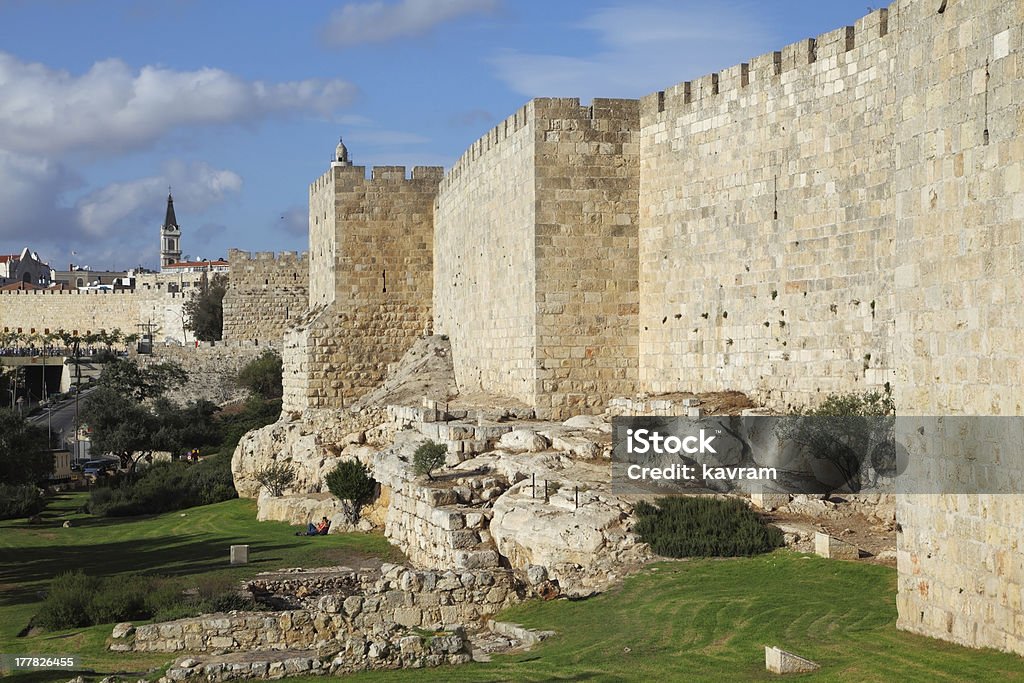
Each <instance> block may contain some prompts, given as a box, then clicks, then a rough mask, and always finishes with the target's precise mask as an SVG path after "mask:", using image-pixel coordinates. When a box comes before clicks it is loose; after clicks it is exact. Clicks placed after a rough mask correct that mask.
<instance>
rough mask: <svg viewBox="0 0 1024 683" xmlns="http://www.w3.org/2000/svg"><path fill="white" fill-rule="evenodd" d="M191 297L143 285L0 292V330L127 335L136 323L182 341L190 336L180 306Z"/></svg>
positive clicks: (136, 329) (136, 327) (160, 336)
mask: <svg viewBox="0 0 1024 683" xmlns="http://www.w3.org/2000/svg"><path fill="white" fill-rule="evenodd" d="M190 296H191V294H190V293H188V292H185V293H180V292H165V291H163V290H157V289H145V288H143V289H138V290H136V291H134V292H130V291H122V292H85V291H79V290H63V291H61V290H35V291H33V290H27V291H21V290H19V291H13V292H0V330H2V329H10V330H18V329H21V330H22V331H24V332H26V333H30V332H31V331H33V330H34V331H36V332H40V333H41V332H44V331H45V330H50V331H51V332H56V331H57V330H67V331H77V332H78V333H79V334H86V333H88V332H99V331H100V330H107V331H110V330H113V329H115V328H117V329H120V330H121V331H122V332H124V333H125V334H132V333H140V332H142V328H141V327H140V324H143V323H147V324H149V323H152V324H153V325H155V328H154V330H155V332H156V337H155V338H156V339H157V341H159V342H162V341H164V340H165V339H170V340H173V341H175V342H178V343H186V342H191V341H192V340H193V337H192V334H191V332H189V331H188V330H185V329H184V325H183V321H184V312H183V309H184V304H185V302H186V301H187V300H188V298H189V297H190Z"/></svg>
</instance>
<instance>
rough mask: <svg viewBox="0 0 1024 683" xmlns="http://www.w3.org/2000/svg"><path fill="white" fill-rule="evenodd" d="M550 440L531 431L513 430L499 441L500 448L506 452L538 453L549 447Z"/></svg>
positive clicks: (503, 435)
mask: <svg viewBox="0 0 1024 683" xmlns="http://www.w3.org/2000/svg"><path fill="white" fill-rule="evenodd" d="M548 443H549V442H548V440H547V439H546V438H544V437H543V436H541V435H540V434H538V433H537V432H535V431H533V430H531V429H513V430H512V431H510V432H506V433H505V434H502V435H501V438H500V439H498V447H499V448H504V449H505V450H509V451H515V452H521V451H528V452H530V453H536V452H538V451H543V450H544V449H546V448H547V447H548Z"/></svg>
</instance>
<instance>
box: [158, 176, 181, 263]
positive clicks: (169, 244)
mask: <svg viewBox="0 0 1024 683" xmlns="http://www.w3.org/2000/svg"><path fill="white" fill-rule="evenodd" d="M180 260H181V227H179V226H178V219H177V218H175V217H174V197H172V196H171V193H170V192H168V193H167V215H166V216H164V224H163V225H161V226H160V267H161V268H163V267H164V266H169V265H170V264H172V263H177V262H178V261H180Z"/></svg>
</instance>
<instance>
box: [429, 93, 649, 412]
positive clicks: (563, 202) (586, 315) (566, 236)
mask: <svg viewBox="0 0 1024 683" xmlns="http://www.w3.org/2000/svg"><path fill="white" fill-rule="evenodd" d="M638 124H639V121H638V109H637V102H636V101H634V100H602V99H596V100H594V102H593V104H592V105H591V106H581V105H580V103H579V100H578V99H572V98H566V99H537V100H533V101H531V102H530V103H529V104H527V105H526V106H525V107H524V108H522V109H520V110H519V111H518V112H516V113H515V114H514V115H513V116H511V117H509V118H508V119H506V120H505V121H504V122H503V123H501V124H499V125H498V126H497V127H496V128H494V129H493V130H491V131H490V132H489V133H488V134H487V135H486V136H484V137H483V138H481V139H480V140H478V141H477V142H476V143H474V145H473V146H472V147H471V148H470V149H469V151H467V152H466V154H464V155H463V157H462V159H460V160H459V162H458V163H457V164H456V165H455V167H454V168H453V169H452V171H451V172H450V173H449V174H448V175H447V176H446V178H445V180H444V181H443V182H442V184H441V190H440V195H439V197H438V204H437V206H438V208H437V217H436V223H437V227H436V236H435V242H436V249H437V252H438V259H437V269H436V272H435V288H436V291H437V292H438V295H437V296H435V304H434V305H435V309H436V314H435V326H436V328H437V331H438V332H439V333H442V334H448V335H449V336H451V338H452V346H453V349H454V351H453V359H454V363H455V372H456V380H457V382H458V383H459V386H460V388H462V389H463V390H474V389H486V390H487V391H491V392H496V393H502V394H505V395H508V396H511V397H513V398H517V399H519V400H522V401H524V402H526V403H528V404H530V405H532V406H535V407H536V408H537V410H538V414H539V415H541V416H549V415H550V416H552V417H559V416H568V415H571V414H575V413H579V412H594V411H595V410H598V409H599V408H600V407H601V406H602V405H603V402H604V401H606V400H607V399H608V398H610V397H611V396H612V395H614V394H617V393H624V392H628V391H632V390H633V388H634V385H635V380H636V368H637V362H636V354H637V352H636V348H637V346H636V314H637V304H638V300H637V211H638V207H637V199H638V194H637V192H638V177H637V169H638V164H639V133H638ZM469 236H472V237H471V238H470V237H469Z"/></svg>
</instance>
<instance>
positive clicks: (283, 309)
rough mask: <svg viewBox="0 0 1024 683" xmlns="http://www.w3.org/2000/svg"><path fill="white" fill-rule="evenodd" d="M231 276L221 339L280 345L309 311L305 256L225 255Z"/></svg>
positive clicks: (293, 254)
mask: <svg viewBox="0 0 1024 683" xmlns="http://www.w3.org/2000/svg"><path fill="white" fill-rule="evenodd" d="M228 262H229V263H230V264H231V276H230V278H229V279H228V291H227V293H226V294H225V295H224V339H225V340H242V339H250V340H251V339H261V340H267V341H272V342H275V343H277V342H279V341H280V340H281V338H282V337H283V336H284V332H285V330H286V329H288V328H289V327H291V326H292V325H293V324H294V323H295V322H296V321H298V320H299V319H300V318H302V317H303V316H304V315H305V314H306V311H307V310H308V309H309V261H308V258H307V255H306V254H305V253H303V254H296V253H294V252H289V251H283V252H281V253H280V254H279V255H277V254H274V253H273V252H257V253H256V254H255V255H252V254H250V253H249V252H246V251H240V250H238V249H232V250H230V251H229V252H228Z"/></svg>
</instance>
